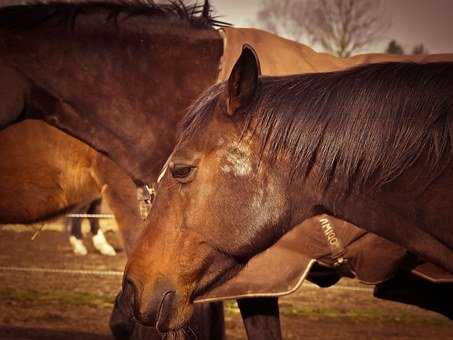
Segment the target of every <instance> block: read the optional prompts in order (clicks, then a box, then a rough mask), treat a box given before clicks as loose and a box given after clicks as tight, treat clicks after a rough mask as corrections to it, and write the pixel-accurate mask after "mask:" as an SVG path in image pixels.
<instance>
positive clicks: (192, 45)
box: [0, 1, 452, 185]
mask: <svg viewBox="0 0 453 340" xmlns="http://www.w3.org/2000/svg"><path fill="white" fill-rule="evenodd" d="M15 3H17V4H18V3H21V6H10V7H5V8H2V9H1V10H0V35H1V37H2V41H3V44H2V45H1V46H0V48H1V51H2V53H1V62H0V68H1V70H0V71H1V72H0V78H1V79H0V81H4V82H7V84H8V86H4V87H3V89H4V90H3V91H4V92H2V94H1V96H2V97H1V98H2V103H3V109H0V127H6V126H8V125H9V124H13V123H15V122H17V121H21V120H23V119H26V118H36V119H40V120H45V121H46V122H48V123H50V124H52V125H53V126H55V127H57V128H59V129H61V130H63V131H66V132H67V133H69V134H71V135H72V136H75V137H77V138H78V139H80V140H82V141H84V142H86V143H87V144H88V145H90V146H92V147H93V148H94V149H96V150H97V151H99V152H101V153H102V154H105V155H107V156H108V157H110V158H112V159H113V160H114V161H115V162H116V163H117V164H118V165H120V166H121V168H122V169H123V170H124V171H126V172H127V174H129V175H130V176H131V177H132V178H133V179H134V181H135V183H136V184H140V185H141V184H144V183H152V182H154V181H155V179H156V178H157V174H158V172H159V171H160V169H161V167H162V165H163V163H164V162H165V160H166V158H167V156H168V154H169V153H170V151H171V149H172V148H173V146H174V144H175V142H176V131H175V129H174V126H175V125H176V124H177V122H178V121H179V120H180V119H181V117H182V116H183V113H184V108H185V107H186V106H188V104H189V103H191V101H192V100H193V99H194V98H195V97H196V96H198V95H199V94H200V93H201V91H202V90H204V89H205V88H206V87H207V86H208V85H211V84H212V83H214V82H216V81H218V80H224V78H223V77H225V76H228V72H229V70H230V68H231V67H232V66H233V64H234V61H235V58H236V55H237V54H238V53H240V47H241V46H242V43H243V42H249V43H251V44H253V45H254V46H255V47H256V48H257V50H258V51H259V52H260V53H261V55H262V66H263V70H264V72H265V73H268V74H289V73H295V72H314V71H322V70H332V69H339V68H343V67H345V66H347V65H355V64H357V63H363V62H378V61H381V60H383V59H384V60H388V59H392V60H393V59H395V58H400V59H414V60H416V61H425V60H426V61H433V60H439V59H440V60H442V59H451V58H452V57H451V56H449V55H438V56H417V57H411V56H401V57H396V56H386V55H364V56H357V57H354V58H350V59H339V58H335V57H333V56H329V55H327V54H319V53H316V52H314V51H313V50H311V49H310V48H308V47H306V46H303V45H300V44H297V43H295V42H291V41H289V40H286V39H282V38H279V37H277V36H275V35H272V34H270V33H267V32H263V31H259V30H254V29H235V28H227V27H225V28H222V29H220V30H215V29H214V26H215V25H216V24H220V25H222V23H220V22H218V21H217V20H215V19H214V18H213V17H212V16H211V15H210V8H209V4H208V2H205V4H204V6H197V5H194V6H183V5H178V4H175V3H173V4H171V5H167V6H165V5H156V4H152V3H149V2H140V1H137V2H134V3H131V4H125V3H122V2H114V1H112V2H111V3H108V2H101V3H99V2H81V3H71V4H68V3H63V2H62V3H58V2H52V3H50V4H37V3H33V2H30V3H29V4H28V5H27V4H26V5H22V3H23V1H21V2H15V1H9V4H10V5H11V4H12V5H14V4H15ZM175 22H176V23H178V25H175ZM38 36H39V39H37V37H38ZM269 46H273V47H275V48H273V49H272V53H270V52H269V51H270V49H269ZM276 51H278V52H279V53H276ZM280 58H285V60H286V62H284V63H279V60H280ZM175 98H176V99H175ZM128 117H133V118H131V119H128ZM162 117H164V118H162ZM119 121H120V122H121V124H118V122H119Z"/></svg>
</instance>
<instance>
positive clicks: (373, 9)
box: [257, 0, 387, 57]
mask: <svg viewBox="0 0 453 340" xmlns="http://www.w3.org/2000/svg"><path fill="white" fill-rule="evenodd" d="M381 12H382V11H381V4H380V0H263V1H262V7H261V10H259V12H258V14H257V19H258V22H259V23H260V24H261V25H262V26H263V28H264V29H267V30H269V31H271V32H274V33H276V34H280V35H284V36H287V37H289V38H292V39H294V40H297V41H301V39H302V38H305V37H306V38H307V39H308V40H309V41H310V42H311V43H313V44H318V45H319V46H321V47H322V48H323V49H324V50H326V51H328V52H330V53H333V54H335V55H337V56H340V57H348V56H350V55H351V54H352V53H354V52H356V51H358V50H361V49H363V48H364V47H365V46H367V45H370V44H372V43H374V42H376V41H377V40H378V39H379V37H380V35H381V33H383V32H384V30H385V29H386V28H387V27H386V26H387V25H386V24H384V23H383V22H382V20H381V18H382V17H383V15H382V13H381Z"/></svg>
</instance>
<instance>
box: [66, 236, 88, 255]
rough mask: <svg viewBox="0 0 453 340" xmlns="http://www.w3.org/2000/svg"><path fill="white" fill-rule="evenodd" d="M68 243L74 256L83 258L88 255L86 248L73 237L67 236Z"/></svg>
mask: <svg viewBox="0 0 453 340" xmlns="http://www.w3.org/2000/svg"><path fill="white" fill-rule="evenodd" d="M69 243H71V246H72V251H73V252H74V254H76V255H82V256H85V255H86V254H87V253H88V250H87V248H86V247H85V246H84V244H83V241H82V240H79V239H78V238H77V237H75V236H72V235H71V236H69Z"/></svg>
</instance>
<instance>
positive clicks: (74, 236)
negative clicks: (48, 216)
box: [66, 209, 88, 256]
mask: <svg viewBox="0 0 453 340" xmlns="http://www.w3.org/2000/svg"><path fill="white" fill-rule="evenodd" d="M80 210H82V209H80ZM80 210H78V211H80ZM82 211H83V212H85V211H86V210H85V209H83V210H82ZM66 221H67V223H68V224H69V243H70V244H71V246H72V251H73V252H74V254H76V255H82V256H83V255H86V254H87V253H88V250H87V248H86V247H85V245H84V244H83V235H82V219H81V218H79V217H75V218H74V217H72V218H67V219H66Z"/></svg>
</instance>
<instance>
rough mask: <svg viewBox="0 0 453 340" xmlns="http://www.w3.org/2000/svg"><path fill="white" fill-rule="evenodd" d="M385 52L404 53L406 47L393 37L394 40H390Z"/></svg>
mask: <svg viewBox="0 0 453 340" xmlns="http://www.w3.org/2000/svg"><path fill="white" fill-rule="evenodd" d="M385 53H387V54H404V49H403V47H401V45H400V44H398V42H397V41H396V40H395V39H393V40H390V42H389V44H388V46H387V49H386V50H385Z"/></svg>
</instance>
